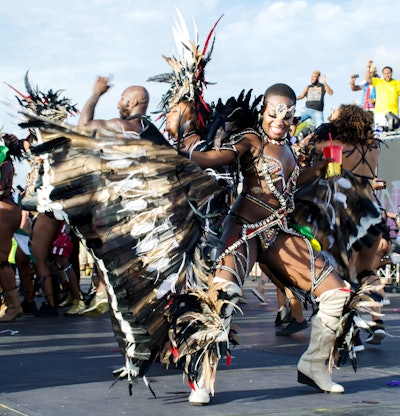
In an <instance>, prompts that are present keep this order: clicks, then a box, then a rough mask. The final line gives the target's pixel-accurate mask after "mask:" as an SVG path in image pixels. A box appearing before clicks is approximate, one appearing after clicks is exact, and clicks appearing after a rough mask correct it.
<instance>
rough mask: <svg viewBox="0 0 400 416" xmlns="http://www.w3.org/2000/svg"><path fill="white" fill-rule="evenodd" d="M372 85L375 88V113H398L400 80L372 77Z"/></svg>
mask: <svg viewBox="0 0 400 416" xmlns="http://www.w3.org/2000/svg"><path fill="white" fill-rule="evenodd" d="M372 85H373V86H374V87H375V90H376V101H375V110H374V111H375V113H384V114H387V113H389V112H392V113H394V114H396V116H397V115H398V114H399V95H400V81H398V80H397V79H391V80H390V81H385V80H384V79H382V78H375V77H374V78H372Z"/></svg>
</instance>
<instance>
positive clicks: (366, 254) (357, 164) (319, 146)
mask: <svg viewBox="0 0 400 416" xmlns="http://www.w3.org/2000/svg"><path fill="white" fill-rule="evenodd" d="M332 144H333V145H339V146H341V147H342V154H343V156H342V177H340V178H339V177H336V178H330V179H326V180H322V181H321V182H320V183H319V184H314V185H316V186H319V190H317V189H316V188H314V190H311V188H312V187H313V186H314V185H311V188H308V189H307V188H305V190H304V191H301V192H299V193H298V194H297V197H298V198H297V205H300V204H301V207H302V209H299V210H298V212H297V213H298V216H297V220H298V221H302V220H301V219H300V217H303V218H306V217H308V218H309V221H310V222H311V223H312V224H311V227H312V228H313V230H314V231H315V232H316V236H317V238H318V239H319V240H320V242H321V244H322V246H323V249H324V250H326V251H327V252H330V253H331V254H332V255H333V257H334V258H335V261H336V262H337V264H338V270H339V272H340V273H341V275H342V276H343V278H345V279H346V280H347V281H349V282H351V283H356V284H365V283H366V282H368V284H371V285H375V286H376V287H377V292H379V293H380V294H381V296H382V297H385V296H384V292H383V290H382V289H379V287H381V281H380V279H379V278H378V276H377V270H376V266H375V265H374V264H375V258H376V253H377V251H378V248H379V243H380V241H381V238H382V232H383V231H384V229H385V224H384V221H383V220H382V217H381V213H380V212H381V210H382V208H381V204H380V202H379V199H378V198H377V194H376V191H377V190H379V189H383V188H384V187H385V186H386V184H385V181H384V180H382V179H378V177H377V167H378V161H379V155H380V146H381V143H380V141H379V139H377V137H376V136H375V134H374V129H373V115H372V113H371V112H366V111H364V110H363V109H362V108H360V107H359V106H357V105H353V104H342V105H340V106H339V108H338V109H337V110H335V111H334V112H333V113H332V115H331V119H330V123H326V124H323V125H321V126H320V128H319V129H317V130H316V132H315V133H314V134H312V135H311V136H310V137H308V138H306V139H305V140H304V143H301V144H300V146H301V149H300V152H301V154H300V157H304V156H305V157H306V158H308V159H309V160H308V162H307V164H312V163H314V162H315V161H318V160H321V159H322V157H323V149H324V148H325V147H327V146H330V145H332ZM311 195H314V197H311ZM315 195H318V203H316V200H317V198H315ZM311 199H313V200H314V202H313V203H311V204H310V202H311ZM304 201H306V204H303V202H304ZM310 206H313V207H314V208H313V209H314V214H312V215H309V213H310V212H309V207H310ZM316 212H318V215H317V214H316ZM329 217H330V218H329ZM324 223H325V225H324ZM349 233H350V234H351V235H350V237H348V234H349ZM327 236H329V238H330V240H329V239H327ZM376 312H377V314H375V315H372V320H373V321H374V324H373V325H372V327H371V328H372V331H371V333H370V336H369V337H368V338H367V340H366V342H367V343H371V344H380V343H381V341H382V339H383V338H384V337H385V329H384V325H383V322H382V319H381V316H380V313H381V308H380V307H378V308H376ZM360 348H362V344H360Z"/></svg>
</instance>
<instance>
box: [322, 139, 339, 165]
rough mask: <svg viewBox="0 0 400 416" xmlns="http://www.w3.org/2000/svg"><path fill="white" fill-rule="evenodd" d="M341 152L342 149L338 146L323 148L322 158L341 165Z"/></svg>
mask: <svg viewBox="0 0 400 416" xmlns="http://www.w3.org/2000/svg"><path fill="white" fill-rule="evenodd" d="M342 150H343V147H342V146H339V145H335V144H333V145H331V146H326V147H324V148H323V152H324V158H325V159H332V160H333V162H334V163H340V164H341V163H342Z"/></svg>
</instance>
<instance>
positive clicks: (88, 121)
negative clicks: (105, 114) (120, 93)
mask: <svg viewBox="0 0 400 416" xmlns="http://www.w3.org/2000/svg"><path fill="white" fill-rule="evenodd" d="M109 88H110V85H109V79H108V78H106V77H98V78H97V80H96V82H95V84H94V87H93V92H92V95H91V96H90V98H89V99H88V100H87V102H86V104H85V105H84V106H83V109H82V112H81V116H80V117H79V120H78V126H80V127H84V128H88V129H93V130H94V129H97V128H100V127H102V128H105V127H106V126H107V122H106V120H94V111H95V108H96V105H97V103H98V101H99V98H100V97H101V96H102V95H103V94H105V93H106V92H107V91H108V90H109Z"/></svg>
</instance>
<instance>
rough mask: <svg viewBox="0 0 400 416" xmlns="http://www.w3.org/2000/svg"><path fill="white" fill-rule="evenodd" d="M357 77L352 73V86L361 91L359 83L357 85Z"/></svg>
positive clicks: (353, 89) (353, 88) (352, 88)
mask: <svg viewBox="0 0 400 416" xmlns="http://www.w3.org/2000/svg"><path fill="white" fill-rule="evenodd" d="M356 79H357V77H355V76H354V75H352V76H351V77H350V88H351V90H352V91H360V90H361V87H360V86H359V85H356Z"/></svg>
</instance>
